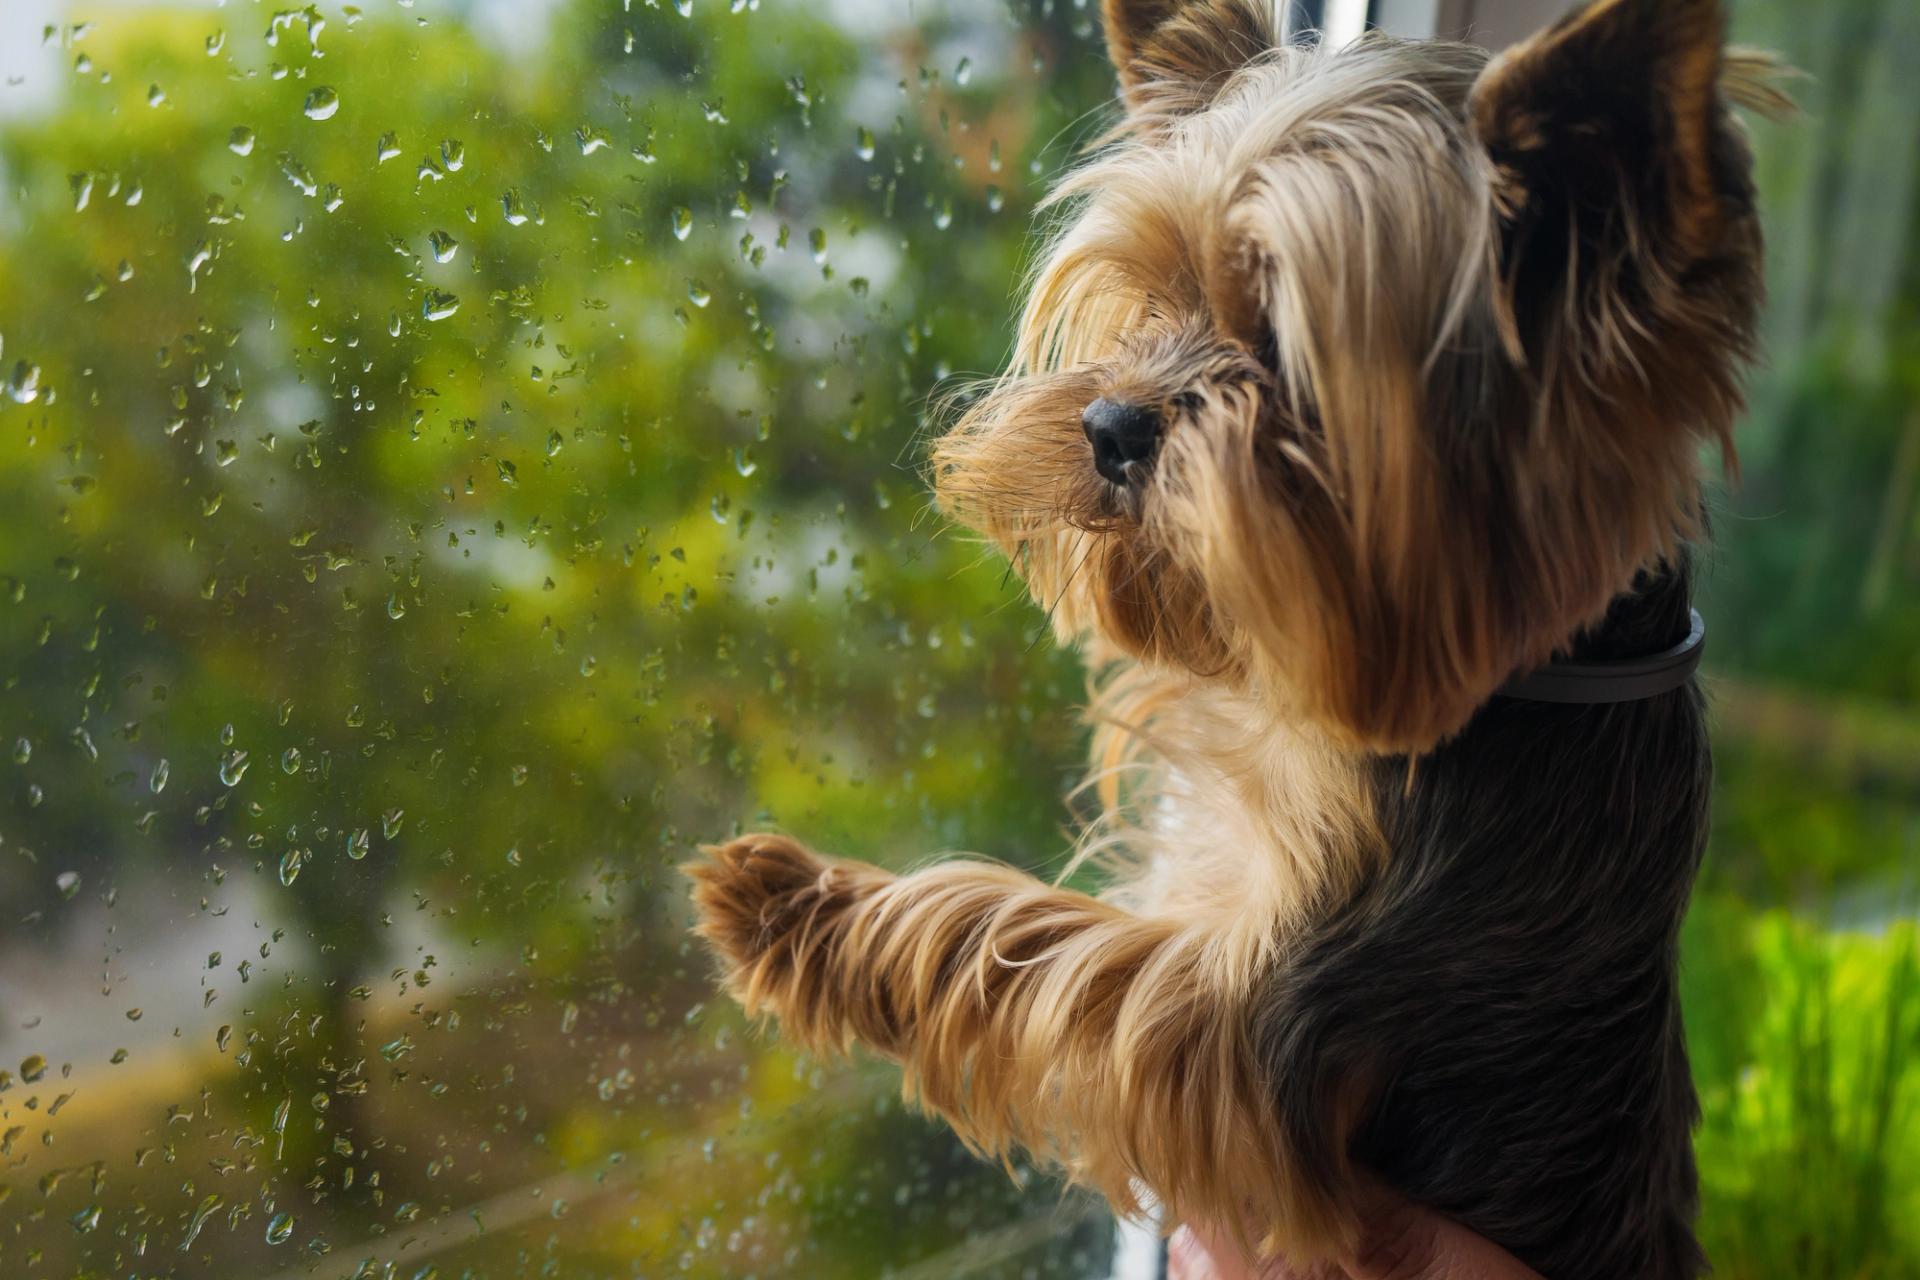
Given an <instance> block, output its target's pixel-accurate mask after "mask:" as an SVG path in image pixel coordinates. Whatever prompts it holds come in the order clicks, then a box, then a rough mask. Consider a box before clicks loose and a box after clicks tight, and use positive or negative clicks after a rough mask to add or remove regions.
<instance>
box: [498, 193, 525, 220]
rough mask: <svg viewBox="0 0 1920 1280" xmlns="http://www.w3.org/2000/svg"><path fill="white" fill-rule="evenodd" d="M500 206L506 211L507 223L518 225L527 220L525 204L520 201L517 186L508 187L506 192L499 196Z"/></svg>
mask: <svg viewBox="0 0 1920 1280" xmlns="http://www.w3.org/2000/svg"><path fill="white" fill-rule="evenodd" d="M500 207H501V209H503V210H504V211H505V212H506V216H507V225H508V226H510V227H518V226H523V225H525V223H526V221H527V206H526V205H525V204H523V203H521V200H520V190H519V188H518V187H508V188H507V191H506V194H505V195H503V196H501V197H500Z"/></svg>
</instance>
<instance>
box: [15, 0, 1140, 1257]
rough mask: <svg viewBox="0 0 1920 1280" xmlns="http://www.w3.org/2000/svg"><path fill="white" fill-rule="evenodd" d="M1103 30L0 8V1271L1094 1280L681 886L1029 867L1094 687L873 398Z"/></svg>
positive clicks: (905, 411) (1013, 198) (997, 246)
mask: <svg viewBox="0 0 1920 1280" xmlns="http://www.w3.org/2000/svg"><path fill="white" fill-rule="evenodd" d="M1098 49H1099V45H1098V37H1097V31H1095V30H1094V27H1093V16H1092V14H1091V13H1090V12H1089V11H1088V10H1086V9H1085V8H1083V7H1076V6H1073V5H1053V4H1047V5H1042V6H1034V7H1031V8H1029V7H1022V8H1020V9H1018V10H1016V11H1009V10H1007V9H1006V8H1004V7H1003V6H1000V5H997V4H989V3H966V4H958V3H957V4H953V5H933V6H928V5H921V6H917V7H916V8H915V9H914V11H912V12H907V11H906V10H904V9H901V8H899V7H896V6H894V5H891V4H885V3H864V2H861V0H842V2H841V3H836V4H832V5H823V6H815V5H802V4H795V3H772V2H771V0H769V2H767V3H761V2H760V0H735V2H734V3H731V4H728V3H725V2H723V0H721V2H717V0H692V2H691V3H689V0H661V2H660V3H658V4H656V3H653V2H652V0H633V2H632V3H630V4H623V3H621V2H620V0H612V2H611V3H609V2H606V0H593V2H592V3H587V2H584V0H583V2H580V3H555V4H544V5H521V4H512V3H505V2H499V3H495V2H491V0H489V2H487V3H475V4H448V3H430V2H429V0H418V2H417V3H416V2H413V0H397V2H394V0H378V2H376V3H369V4H365V5H363V6H353V5H347V6H342V5H337V4H319V5H313V6H305V7H294V8H286V9H277V8H275V7H273V6H268V5H260V4H254V3H244V2H236V3H230V4H228V5H226V6H225V7H224V8H212V9H208V8H201V7H178V6H166V5H146V4H134V5H103V6H93V7H91V8H84V9H83V8H75V9H72V10H69V9H68V8H67V7H65V6H64V5H60V4H43V3H38V2H37V0H36V2H35V3H28V4H26V5H25V6H24V8H23V7H22V6H21V5H19V4H17V3H10V4H8V5H6V6H5V12H4V15H0V50H4V59H5V63H6V68H5V69H6V75H7V79H6V84H5V86H4V88H0V113H4V114H0V190H4V192H5V199H4V200H3V201H0V298H4V299H5V301H4V303H0V375H4V377H5V388H4V390H5V399H4V403H5V408H4V410H3V411H0V734H3V735H4V746H5V757H4V759H0V896H3V897H4V901H5V904H6V919H7V929H6V935H5V944H4V945H5V948H6V950H5V958H4V963H3V964H0V1014H3V1015H4V1017H3V1019H0V1063H4V1065H5V1067H6V1075H5V1076H4V1077H0V1117H3V1123H0V1145H3V1146H4V1153H5V1154H4V1172H0V1179H3V1181H0V1195H4V1196H6V1200H5V1201H4V1203H0V1224H4V1230H3V1231H0V1273H4V1274H6V1275H9V1276H13V1275H21V1276H30V1275H46V1276H66V1275H80V1274H85V1275H116V1276H124V1275H160V1274H181V1275H186V1274H192V1275H222V1276H231V1275H255V1276H265V1275H270V1274H287V1275H305V1274H310V1273H311V1274H316V1275H352V1274H363V1275H381V1276H385V1275H388V1274H392V1275H396V1276H400V1277H408V1276H426V1275H431V1274H434V1269H435V1268H437V1269H438V1274H439V1275H442V1276H447V1277H453V1276H460V1275H466V1274H471V1275H473V1276H476V1277H480V1276H486V1277H508V1276H516V1277H517V1276H546V1275H557V1276H567V1277H573V1276H589V1275H607V1276H664V1275H682V1274H684V1275H690V1276H763V1277H764V1276H776V1275H809V1276H823V1277H825V1276H844V1277H861V1278H864V1277H870V1276H873V1275H877V1274H880V1273H881V1272H882V1271H883V1270H884V1269H886V1268H888V1267H892V1268H896V1269H904V1268H909V1267H913V1266H916V1265H921V1264H925V1265H926V1266H927V1267H929V1268H931V1269H930V1270H926V1271H924V1272H913V1271H904V1272H903V1274H929V1275H931V1274H940V1275H955V1274H978V1275H1005V1276H1016V1275H1036V1276H1038V1275H1087V1274H1093V1273H1095V1272H1098V1271H1100V1270H1102V1266H1101V1263H1102V1259H1103V1257H1104V1253H1105V1251H1106V1249H1107V1247H1108V1245H1107V1237H1108V1234H1109V1228H1108V1227H1106V1226H1105V1225H1104V1224H1102V1223H1099V1222H1096V1221H1094V1220H1092V1219H1091V1218H1089V1216H1088V1209H1087V1206H1086V1205H1085V1204H1084V1203H1083V1202H1082V1201H1080V1200H1078V1199H1074V1198H1067V1199H1065V1200H1062V1199H1061V1197H1060V1195H1059V1193H1058V1191H1057V1189H1055V1188H1053V1187H1052V1186H1051V1185H1050V1184H1048V1183H1046V1182H1044V1181H1043V1180H1037V1179H1035V1178H1034V1177H1033V1176H1031V1175H1030V1174H1028V1173H1027V1172H1026V1171H1023V1170H1016V1173H1017V1174H1018V1175H1019V1180H1018V1181H1011V1180H1009V1179H1008V1178H1007V1177H1006V1175H1005V1174H1004V1173H1003V1172H1002V1171H1000V1170H998V1169H996V1168H994V1167H991V1166H988V1165H985V1164H982V1163H980V1162H978V1161H975V1160H974V1159H973V1158H972V1157H970V1156H968V1155H967V1154H966V1153H965V1152H963V1151H962V1150H961V1149H960V1148H959V1146H958V1145H957V1144H956V1143H955V1142H954V1141H953V1140H952V1139H951V1138H950V1137H948V1136H947V1135H945V1134H944V1132H942V1131H941V1130H939V1129H938V1128H936V1127H935V1126H933V1125H932V1124H930V1123H929V1122H927V1121H925V1120H922V1119H920V1118H919V1117H917V1116H916V1115H914V1114H911V1113H910V1112H908V1111H907V1110H906V1109H905V1108H904V1107H903V1106H901V1105H900V1104H899V1103H898V1102H897V1101H896V1099H895V1094H896V1092H897V1086H896V1080H895V1077H894V1076H893V1075H892V1074H891V1073H890V1072H889V1071H888V1070H887V1069H884V1068H882V1067H880V1066H877V1065H875V1064H873V1063H872V1062H870V1061H868V1062H864V1063H859V1064H855V1065H852V1066H848V1065H844V1064H837V1063H835V1064H823V1063H820V1062H817V1061H813V1060H810V1059H807V1058H804V1057H801V1056H798V1055H796V1054H795V1053H793V1052H791V1051H789V1050H787V1049H785V1048H784V1047H782V1046H780V1045H778V1044H777V1043H774V1042H773V1041H771V1039H770V1038H769V1037H766V1036H763V1035H758V1034H755V1033H753V1032H751V1031H750V1030H749V1028H748V1027H747V1026H746V1024H745V1023H744V1022H743V1020H742V1019H741V1017H740V1016H739V1014H738V1012H737V1010H736V1009H735V1008H734V1007H733V1005H732V1004H731V1002H728V1001H725V1000H724V999H721V998H718V997H717V996H716V994H715V992H714V990H713V988H712V983H711V973H710V966H709V962H708V960H707V958H706V956H705V954H704V952H702V951H699V950H697V949H695V948H694V947H693V946H692V945H691V944H690V941H689V939H688V937H687V934H686V932H685V927H686V924H687V919H688V912H687V910H686V908H685V906H684V898H685V892H684V883H683V882H682V881H681V880H680V878H679V877H678V875H677V874H676V872H675V871H674V870H673V868H674V867H675V866H676V864H678V863H679V862H681V861H683V860H684V859H686V858H687V857H689V856H690V855H691V853H692V851H693V848H694V845H695V844H696V843H697V842H700V841H706V840H712V839H717V838H722V837H725V836H727V835H729V834H732V833H733V832H734V831H736V830H738V829H740V828H741V827H743V826H746V827H765V826H780V827H785V828H788V829H792V830H796V831H800V832H803V833H804V834H805V835H806V836H807V837H808V838H809V839H811V840H814V841H816V842H818V843H819V845H820V846H821V847H824V848H829V849H833V850H836V851H841V852H846V853H849V854H858V855H862V856H866V857H870V858H874V859H877V860H880V861H883V862H889V863H893V864H903V863H906V862H908V861H912V860H916V859H919V858H922V857H924V856H926V855H927V854H929V853H931V852H934V851H937V850H940V849H943V848H949V847H959V846H969V847H976V848H982V849H987V850H992V851H994V852H996V853H999V854H1002V855H1005V856H1008V857H1011V858H1013V859H1016V860H1020V861H1024V862H1027V863H1029V864H1031V865H1042V864H1045V863H1046V862H1047V861H1048V860H1049V859H1051V858H1055V857H1057V856H1058V855H1059V854H1060V852H1061V851H1062V848H1063V843H1064V842H1063V840H1062V838H1061V835H1060V829H1061V817H1062V810H1061V807H1060V800H1059V796H1060V794H1061V792H1062V790H1063V789H1064V785H1065V782H1066V780H1067V778H1068V776H1069V772H1070V770H1071V768H1072V766H1073V764H1074V761H1075V759H1076V758H1077V756H1078V755H1079V752H1080V749H1081V747H1080V730H1079V728H1078V726H1077V725H1076V723H1075V720H1074V716H1073V712H1072V709H1071V708H1072V706H1073V704H1074V702H1075V701H1076V699H1077V697H1078V695H1079V689H1080V685H1079V676H1078V674H1077V672H1076V670H1075V667H1074V664H1073V662H1072V661H1071V660H1070V659H1069V658H1068V657H1066V656H1063V655H1061V654H1060V653H1058V652H1057V651H1056V650H1055V649H1054V648H1053V647H1052V646H1051V645H1050V644H1048V643H1035V637H1036V635H1037V633H1038V631H1039V630H1040V627H1041V625H1042V623H1041V619H1040V618H1039V617H1038V616H1037V615H1036V614H1035V613H1034V612H1033V611H1031V610H1030V609H1028V608H1027V607H1025V606H1024V605H1021V604H1019V603H1017V597H1016V596H1015V595H1014V594H1013V591H1012V589H1011V588H1008V587H1005V586H1003V581H1002V571H1001V569H1000V568H999V567H998V566H989V565H987V564H985V563H984V557H983V554H982V551H981V549H980V548H979V547H978V546H977V545H975V544H973V543H972V542H970V541H968V540H966V539H962V538H959V537H956V536H953V535H951V534H949V533H947V532H945V531H943V529H942V527H941V525H940V523H939V522H938V521H937V520H935V519H933V518H932V517H931V515H930V513H929V511H928V500H927V497H926V494H925V491H924V487H923V485H922V483H921V479H920V477H919V475H918V472H917V454H916V439H917V438H918V436H919V435H920V433H921V431H922V429H923V425H924V421H925V415H926V413H927V407H926V406H927V397H928V394H929V392H930V391H931V390H933V389H934V388H935V387H936V385H937V384H938V383H939V382H940V380H941V379H942V378H943V377H944V376H945V375H947V374H948V373H950V372H952V371H956V370H969V371H976V372H978V371H985V370H987V369H988V368H990V367H991V366H992V365H993V364H994V363H995V362H997V361H999V360H1000V359H1001V358H1002V357H1003V352H1004V347H1005V343H1006V338H1005V323H1006V320H1007V313H1008V310H1009V305H1010V304H1009V296H1010V290H1011V285H1012V282H1013V280H1014V278H1015V276H1016V275H1017V272H1018V269H1019V265H1020V260H1021V259H1020V252H1021V249H1020V246H1021V244H1022V242H1023V239H1024V233H1025V230H1026V227H1027V225H1028V222H1029V215H1030V212H1031V209H1032V203H1033V200H1034V197H1035V195H1036V193H1037V191H1038V190H1039V189H1040V186H1041V178H1042V175H1044V174H1046V173H1049V172H1052V171H1053V170H1055V169H1057V168H1058V166H1059V165H1060V163H1061V162H1062V160H1063V158H1064V157H1066V156H1067V155H1069V154H1070V152H1071V150H1072V148H1073V146H1074V145H1075V144H1076V143H1077V142H1078V141H1080V140H1082V139H1083V138H1084V137H1085V130H1084V128H1082V127H1081V126H1080V125H1079V124H1078V121H1079V118H1080V116H1081V113H1082V112H1083V111H1085V110H1086V109H1087V108H1089V107H1092V106H1094V105H1095V104H1096V103H1098V102H1101V101H1103V100H1104V98H1105V96H1106V95H1107V94H1108V93H1109V92H1110V81H1109V79H1108V73H1107V72H1106V71H1105V70H1104V67H1103V64H1102V61H1101V59H1100V56H1099V54H1098ZM956 1250H957V1251H958V1252H956ZM388 1268H390V1270H389V1269H388Z"/></svg>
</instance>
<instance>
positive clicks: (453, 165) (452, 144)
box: [440, 138, 467, 173]
mask: <svg viewBox="0 0 1920 1280" xmlns="http://www.w3.org/2000/svg"><path fill="white" fill-rule="evenodd" d="M440 163H441V164H443V165H445V166H446V167H447V172H448V173H458V172H460V170H462V169H464V168H466V166H467V144H466V143H464V142H462V141H460V139H458V138H447V139H444V140H443V141H442V142H441V143H440Z"/></svg>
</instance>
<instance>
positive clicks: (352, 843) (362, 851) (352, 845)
mask: <svg viewBox="0 0 1920 1280" xmlns="http://www.w3.org/2000/svg"><path fill="white" fill-rule="evenodd" d="M369 843H370V841H369V838H368V833H367V829H366V828H365V827H357V828H355V829H354V831H353V832H352V833H351V834H350V835H348V836H347V856H348V857H349V858H352V859H353V860H354V861H355V862H358V861H360V860H361V859H362V858H364V857H366V856H367V847H368V845H369Z"/></svg>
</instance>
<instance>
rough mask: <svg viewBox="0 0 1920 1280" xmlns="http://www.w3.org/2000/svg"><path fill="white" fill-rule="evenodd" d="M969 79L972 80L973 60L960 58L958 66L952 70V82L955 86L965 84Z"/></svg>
mask: <svg viewBox="0 0 1920 1280" xmlns="http://www.w3.org/2000/svg"><path fill="white" fill-rule="evenodd" d="M971 79H973V59H972V58H962V59H960V65H959V66H957V67H955V68H954V69H953V82H954V83H955V84H965V83H966V82H967V81H969V80H971Z"/></svg>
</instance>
